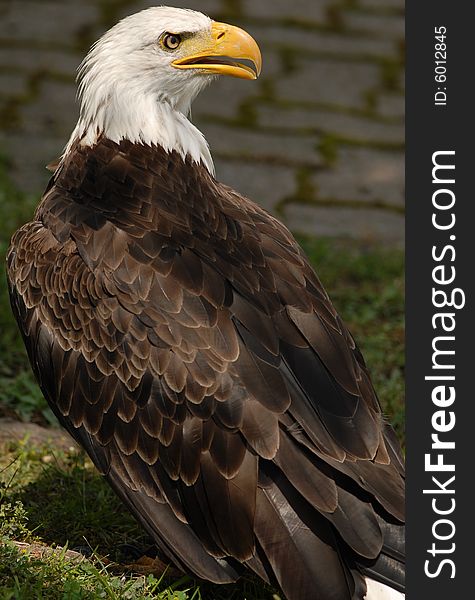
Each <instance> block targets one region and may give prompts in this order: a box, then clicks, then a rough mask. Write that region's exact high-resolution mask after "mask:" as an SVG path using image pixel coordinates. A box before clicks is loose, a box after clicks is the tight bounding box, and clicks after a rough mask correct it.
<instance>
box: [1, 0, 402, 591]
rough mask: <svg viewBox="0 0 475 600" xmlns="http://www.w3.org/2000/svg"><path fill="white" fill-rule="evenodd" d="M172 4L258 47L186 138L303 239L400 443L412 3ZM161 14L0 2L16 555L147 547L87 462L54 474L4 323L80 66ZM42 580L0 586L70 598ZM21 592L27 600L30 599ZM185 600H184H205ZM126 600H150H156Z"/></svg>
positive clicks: (44, 417)
mask: <svg viewBox="0 0 475 600" xmlns="http://www.w3.org/2000/svg"><path fill="white" fill-rule="evenodd" d="M164 3H165V4H169V5H173V6H177V7H187V8H193V9H196V10H200V11H202V12H206V13H208V14H209V15H210V16H211V17H213V18H214V19H216V20H221V21H227V22H231V23H233V24H237V25H240V26H241V27H243V28H245V29H246V30H247V31H249V32H250V33H251V34H252V35H253V36H254V37H255V39H256V40H257V42H258V43H259V45H260V47H261V50H262V52H263V58H264V67H263V73H262V76H261V78H260V79H259V80H258V81H257V82H247V81H243V80H235V79H231V78H222V79H221V80H219V81H217V82H215V83H214V84H213V86H212V87H210V88H209V89H208V90H206V91H205V92H204V93H203V94H202V95H201V96H200V97H199V99H198V100H197V102H196V103H195V105H194V110H193V121H194V122H195V124H196V125H197V126H198V128H200V129H201V130H202V131H203V133H204V134H205V136H206V138H207V139H208V141H209V143H210V146H211V150H212V153H213V156H214V158H215V163H216V170H217V178H218V179H219V180H221V181H223V182H225V183H228V184H230V185H231V186H233V187H235V188H236V189H237V190H239V191H240V192H242V193H244V194H246V195H248V196H249V197H250V198H252V199H253V200H254V201H256V202H258V203H260V204H261V205H262V206H264V207H265V208H266V209H267V210H269V211H271V212H272V213H274V214H275V215H276V216H278V217H279V218H280V219H282V220H283V221H284V222H285V223H286V224H287V225H288V226H289V228H290V229H291V230H292V231H293V232H294V233H295V234H296V235H297V237H298V239H299V241H300V242H301V244H302V245H303V247H304V249H305V250H306V252H307V253H308V255H309V257H310V259H311V261H312V263H313V264H314V266H315V268H316V270H317V273H318V274H319V276H320V279H321V280H322V282H323V284H324V285H325V287H326V288H327V290H328V292H329V294H330V296H331V298H332V300H333V302H334V304H335V306H336V308H337V310H338V311H339V312H340V314H341V315H342V317H343V319H344V320H345V321H346V322H347V324H348V326H349V328H350V330H351V331H352V333H353V335H354V337H355V338H356V340H357V342H358V344H359V345H360V347H361V349H362V351H363V354H364V356H365V358H366V361H367V363H368V365H369V368H370V371H371V374H372V379H373V382H374V385H375V388H376V390H377V392H378V395H379V397H380V400H381V403H382V406H383V409H384V411H385V413H386V415H387V417H388V419H389V420H391V422H392V423H393V424H394V426H395V428H396V431H397V433H398V435H399V437H400V439H401V441H402V442H404V275H403V273H404V255H403V244H404V2H403V0H183V1H182V0H166V1H165V0H164ZM154 4H155V3H154V2H148V1H143V0H80V1H77V0H75V1H73V0H0V537H1V535H2V533H5V531H4V529H2V527H3V528H7V534H8V536H9V539H15V540H19V539H20V540H26V541H30V539H31V536H32V535H33V534H32V533H31V532H32V531H34V532H35V536H36V535H38V536H39V537H40V538H41V539H42V541H43V542H45V543H56V544H57V543H59V544H64V543H68V544H69V547H74V546H76V545H81V544H83V543H84V539H86V540H87V543H88V544H89V545H90V547H92V548H98V549H99V552H100V554H101V555H102V556H105V555H107V554H108V553H110V552H111V547H112V546H114V547H115V546H117V540H118V539H119V540H125V541H128V540H130V539H133V540H137V539H138V538H139V537H140V535H141V534H140V533H139V532H138V531H137V528H136V526H135V524H134V523H133V522H130V520H129V521H127V520H126V516H125V515H124V513H123V511H121V509H120V506H118V505H116V504H114V502H116V500H115V498H114V497H113V495H112V493H111V492H110V490H108V488H107V487H106V486H104V485H103V484H102V482H101V481H100V480H99V479H98V478H97V477H96V476H95V475H93V473H92V471H91V470H87V469H86V470H84V468H83V467H84V464H85V465H86V467H87V466H88V463H87V462H86V463H84V457H82V458H80V459H79V458H78V456H81V455H77V453H76V454H73V457H72V458H71V457H70V458H68V459H67V460H63V462H61V463H58V462H57V461H55V462H51V464H50V459H51V456H50V454H49V452H48V451H45V449H44V448H45V444H46V446H47V445H48V444H49V443H50V441H51V440H52V439H53V440H54V444H53V445H54V448H55V456H56V455H57V451H58V448H63V449H65V448H66V449H67V448H69V446H70V441H69V440H67V439H65V437H64V435H63V434H61V433H59V430H55V429H51V428H50V425H52V424H55V423H56V421H55V419H54V417H53V416H52V414H51V412H50V411H49V409H48V408H47V406H46V403H45V401H44V400H43V398H42V396H41V393H40V391H39V389H38V387H37V385H36V383H35V382H34V380H33V377H32V375H31V372H30V369H29V366H28V362H27V359H26V355H25V352H24V349H23V345H22V342H21V339H20V336H19V333H18V330H17V328H16V324H15V323H14V322H13V319H12V317H11V312H10V308H9V303H8V293H7V289H6V282H5V274H4V266H3V263H4V256H5V253H6V249H7V247H8V243H9V239H10V236H11V234H12V233H13V231H14V230H15V229H16V228H17V227H19V226H20V225H21V224H23V223H25V222H26V221H28V220H30V219H31V215H32V213H33V210H34V207H35V206H36V204H37V203H38V202H39V199H40V196H41V194H42V191H43V190H44V188H45V186H46V184H47V181H48V178H49V172H48V171H47V170H46V169H45V165H47V164H48V163H50V162H51V161H53V160H54V159H56V158H57V157H58V156H59V155H60V154H61V152H62V149H63V147H64V145H65V143H66V141H67V140H68V138H69V135H70V132H71V130H72V129H73V127H74V125H75V123H76V120H77V116H78V107H77V104H76V102H75V92H76V86H75V72H76V69H77V67H78V65H79V63H80V61H81V60H82V58H83V56H84V55H85V53H86V52H87V50H88V48H89V47H90V45H91V44H92V43H93V42H94V41H95V40H96V39H97V38H98V37H100V36H101V35H102V34H103V33H104V32H105V31H106V30H107V29H108V28H109V27H110V26H112V25H113V24H114V23H116V22H117V21H118V20H119V19H120V18H122V17H124V16H126V15H128V14H132V13H134V12H137V11H139V10H141V9H143V8H147V7H149V6H153V5H154ZM45 427H47V428H45ZM28 440H29V441H28ZM38 448H39V450H38ZM19 457H20V458H19ZM45 457H46V458H45ZM48 457H49V458H48ZM46 459H48V460H46ZM51 460H52V459H51ZM78 461H79V462H80V467H81V468H78ZM81 461H82V462H81ZM58 465H59V466H58ZM89 466H90V465H89ZM85 481H87V482H88V483H87V485H85V483H84V482H85ZM52 494H53V495H52ZM91 494H92V495H93V497H90V495H91ZM96 496H100V497H101V498H102V499H103V501H102V502H101V503H100V505H101V506H100V508H99V506H98V504H97V502H96V501H95V498H96ZM91 506H92V507H93V508H92V512H91V510H90V507H91ZM5 507H7V508H5ZM8 507H10V508H8ZM114 507H115V508H114ZM88 508H89V510H88ZM101 511H102V512H101ZM111 515H116V520H115V521H114V520H113V519H111ZM26 520H28V525H25V523H26ZM72 522H74V523H75V526H74V528H71V523H72ZM12 532H13V533H12ZM9 556H10V555H9ZM0 562H3V563H4V564H5V565H8V567H6V568H5V569H6V570H4V571H2V573H6V572H7V571H8V568H10V567H11V568H12V569H14V568H17V567H14V565H17V564H19V563H18V561H17V560H16V558H15V555H13V554H12V555H11V556H10V558H8V557H7V558H5V557H3V561H2V550H1V544H0ZM40 567H41V569H43V570H41V569H40V571H41V572H40V575H38V577H36V575H33V576H32V577H33V578H32V577H30V579H25V577H24V573H23V572H22V571H21V572H20V571H19V572H15V577H16V579H15V577H13V575H11V578H10V579H8V577H10V576H8V577H7V579H6V580H5V575H3V580H2V573H0V597H16V598H30V597H31V598H33V597H43V596H41V595H37V596H34V594H35V593H36V592H34V590H40V591H41V590H43V585H44V579H45V577H46V575H45V569H46V571H47V576H48V577H49V580H50V581H56V580H57V581H58V585H59V588H58V595H57V596H56V595H55V593H56V592H55V593H53V591H54V590H53V588H51V587H50V588H48V595H47V597H48V598H52V599H53V600H54V599H55V598H56V597H57V598H58V599H59V598H63V597H64V596H63V595H61V594H62V591H61V590H62V589H63V588H64V581H63V579H62V578H63V575H64V574H63V571H62V570H61V568H58V569H57V570H56V571H55V572H54V573H53V574H51V573H50V572H49V571H48V570H47V569H49V567H45V565H44V564H42V565H40ZM18 568H19V567H18ZM55 568H56V567H55ZM12 572H13V571H12ZM41 573H43V574H41ZM30 575H31V573H30ZM64 576H65V575H64ZM86 579H87V578H85V579H81V580H79V579H78V576H77V574H75V573H73V574H72V575H71V581H70V585H71V586H73V587H72V588H71V589H73V588H74V586H75V585H78V586H79V588H78V589H81V590H83V589H86V588H87V589H89V587H87V586H89V585H90V586H92V587H93V588H94V590H93V592H94V593H93V596H92V597H102V596H100V595H97V596H96V595H94V594H95V593H96V592H97V594H99V593H102V592H103V590H102V588H101V589H100V590H99V591H97V590H96V588H95V587H94V586H95V585H96V584H97V585H98V586H100V584H99V583H97V582H99V578H98V577H97V576H95V575H93V576H92V579H90V578H89V579H87V581H86ZM2 581H3V584H2ZM5 581H6V583H5ZM91 581H92V583H91ZM107 581H108V580H107ZM107 581H106V583H107ZM134 581H135V583H133V585H139V583H140V582H139V580H134ZM32 582H33V583H32ZM94 582H96V583H94ZM116 584H117V589H118V590H121V589H122V587H121V586H123V583H122V580H121V581H120V582H116V583H113V584H112V583H111V582H109V583H107V585H108V586H109V588H107V589H110V587H111V586H113V585H116ZM2 585H3V586H4V587H2ZM49 585H50V584H49ZM68 585H69V584H68ZM140 585H141V584H140ZM144 585H145V584H144ZM147 585H148V584H147ZM245 585H247V584H245ZM22 586H24V589H25V590H30V591H25V592H24V595H23V591H22V590H23V587H22ZM35 586H37V587H35ZM61 586H62V587H61ZM185 587H186V586H185ZM74 589H75V588H74ZM91 589H92V588H91ZM114 589H115V588H114ZM137 589H138V588H137ZM141 589H142V588H141ZM154 589H155V588H154ZM175 589H176V588H175ZM180 589H181V588H180ZM32 590H33V591H32ZM241 591H242V590H241ZM234 592H235V589H233V591H232V593H229V594H228V595H226V593H224V595H221V594H222V592H221V591H220V592H217V591H216V590H213V591H211V592H209V595H206V594H204V593H203V596H201V595H199V596H196V597H199V598H201V597H203V598H208V599H212V600H218V598H219V599H221V598H224V599H227V598H230V597H231V596H232V597H233V598H241V597H244V596H245V597H246V598H248V600H254V599H255V600H257V599H259V600H262V598H271V597H272V593H267V592H265V593H264V592H263V591H262V590H261V589H257V590H256V589H254V588H252V589H247V588H246V590H245V593H244V591H243V593H242V594H241V592H240V591H238V592H237V596H236V595H234ZM120 593H122V592H120ZM180 593H181V592H180ZM28 594H30V595H28ZM31 594H33V595H31ZM38 594H40V592H38ZM118 594H119V592H118ZM187 594H188V592H183V594H182V595H180V596H173V597H179V598H183V599H186V598H191V597H193V598H195V596H194V595H193V596H192V593H191V592H190V594H189V595H187ZM240 594H241V595H240ZM45 597H46V596H45ZM71 597H73V596H71ZM74 597H75V598H76V596H74ZM77 597H78V598H79V597H80V598H82V597H83V596H82V595H78V596H77ZM84 597H86V596H84ZM87 597H89V596H87ZM107 597H112V596H109V591H107ZM113 597H114V598H115V597H116V596H113ZM119 597H120V598H122V597H124V598H125V597H127V598H142V597H143V598H149V596H147V595H146V594H145V592H144V595H143V596H142V595H140V594H139V593H138V592H137V593H136V594H135V593H134V594H132V595H128V596H122V595H120V594H119V595H117V598H119ZM154 597H155V598H162V596H161V595H160V596H158V595H156V594H155V595H154ZM169 597H172V596H167V595H164V596H163V598H169Z"/></svg>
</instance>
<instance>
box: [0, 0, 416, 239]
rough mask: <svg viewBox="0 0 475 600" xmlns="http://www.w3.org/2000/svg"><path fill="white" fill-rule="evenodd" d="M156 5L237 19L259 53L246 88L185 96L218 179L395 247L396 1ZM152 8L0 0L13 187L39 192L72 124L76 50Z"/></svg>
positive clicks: (299, 227)
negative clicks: (256, 73)
mask: <svg viewBox="0 0 475 600" xmlns="http://www.w3.org/2000/svg"><path fill="white" fill-rule="evenodd" d="M159 3H160V2H157V3H156V4H159ZM168 3H169V4H171V5H174V6H182V7H188V8H194V9H197V10H200V11H202V12H206V13H208V14H209V15H210V16H212V17H213V18H215V19H218V20H228V21H232V22H233V23H237V24H239V25H241V26H242V27H244V28H246V29H247V30H248V31H249V32H250V33H251V34H252V35H254V36H255V38H256V40H257V41H258V43H259V45H260V46H261V48H262V51H263V56H264V68H263V74H262V78H261V79H260V80H259V81H258V82H257V83H255V82H247V81H236V80H233V79H226V78H222V80H220V81H219V82H218V83H216V84H214V85H213V86H212V87H211V88H209V89H208V90H206V92H205V93H203V94H202V95H201V96H200V97H199V99H198V101H197V102H196V104H195V107H194V112H193V120H194V122H195V123H196V125H197V126H198V127H199V128H200V129H201V130H202V131H203V132H204V133H205V135H206V137H207V139H208V141H209V142H210V145H211V149H212V152H213V155H214V157H215V160H216V167H217V176H218V179H220V180H222V181H224V182H226V183H228V184H231V185H232V186H234V187H236V188H237V189H238V190H239V191H241V192H242V193H245V194H247V195H248V196H249V197H250V198H252V199H253V200H255V201H256V202H260V203H261V204H262V205H263V206H265V207H266V208H267V209H269V210H270V211H273V212H275V213H277V214H279V216H281V217H283V218H284V220H285V221H286V223H287V224H288V225H289V226H290V227H291V228H292V229H293V230H295V231H300V232H303V233H309V234H311V235H319V236H333V235H337V236H349V237H352V238H359V239H364V240H367V241H373V240H379V241H382V242H384V243H387V244H399V245H401V244H402V240H403V235H404V226H403V189H404V162H403V161H404V155H403V143H404V95H403V92H404V90H403V86H404V72H403V52H404V42H403V40H404V19H403V14H402V9H403V0H168ZM165 4H166V2H165ZM153 5H154V2H148V1H145V2H144V1H143V0H140V1H134V0H81V2H77V1H73V0H36V1H35V0H33V1H32V0H0V51H1V54H0V150H1V151H2V152H3V153H4V154H5V155H6V157H7V159H8V161H9V165H10V173H11V175H12V177H13V179H14V181H15V183H17V184H18V186H19V187H20V188H21V189H22V190H26V191H30V192H34V193H36V194H39V193H40V192H41V191H42V190H43V189H44V187H45V185H46V182H47V180H48V172H47V171H46V170H45V168H44V167H45V164H47V163H48V162H50V161H51V160H53V159H54V158H56V157H57V156H59V154H60V153H61V151H62V148H63V146H64V144H65V142H66V141H67V139H68V137H69V134H70V132H71V130H72V129H73V127H74V125H75V123H76V118H77V112H78V109H77V105H76V103H75V89H76V88H75V82H74V77H75V71H76V68H77V66H78V64H79V63H80V61H81V59H82V57H83V56H84V54H85V52H86V51H87V49H88V48H89V46H90V45H91V44H92V42H94V41H95V40H96V39H97V38H98V37H99V36H100V35H101V34H102V33H103V32H104V31H105V30H106V29H108V28H109V27H110V26H111V25H113V24H114V23H115V22H117V21H118V20H119V19H120V18H122V17H124V16H126V15H128V14H131V13H133V12H136V11H138V10H141V9H143V8H146V7H148V6H153Z"/></svg>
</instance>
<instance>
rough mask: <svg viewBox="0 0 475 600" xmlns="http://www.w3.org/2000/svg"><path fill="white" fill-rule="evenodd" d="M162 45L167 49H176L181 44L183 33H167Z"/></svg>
mask: <svg viewBox="0 0 475 600" xmlns="http://www.w3.org/2000/svg"><path fill="white" fill-rule="evenodd" d="M161 41H162V45H163V47H164V48H166V49H167V50H176V49H177V48H178V46H179V45H180V44H181V41H182V40H181V35H178V34H176V33H165V34H164V35H163V37H162V40H161Z"/></svg>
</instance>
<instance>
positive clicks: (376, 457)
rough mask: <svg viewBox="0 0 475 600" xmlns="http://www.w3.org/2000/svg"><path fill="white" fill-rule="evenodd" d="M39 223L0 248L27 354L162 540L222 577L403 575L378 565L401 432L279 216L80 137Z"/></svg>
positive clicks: (321, 582)
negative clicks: (82, 142) (6, 249)
mask: <svg viewBox="0 0 475 600" xmlns="http://www.w3.org/2000/svg"><path fill="white" fill-rule="evenodd" d="M141 148H143V147H141ZM190 178H192V180H190ZM79 191H80V192H81V196H80V195H79V193H78V192H79ZM84 197H85V198H86V199H84ZM79 198H80V200H79ZM36 219H37V220H36V221H34V222H33V223H30V224H28V225H26V226H25V227H23V228H22V229H20V230H19V231H18V232H17V233H16V234H15V236H14V238H13V241H12V247H11V250H10V253H9V257H8V269H9V280H10V287H11V298H12V306H13V309H14V312H15V315H16V317H17V320H18V323H19V325H20V328H21V330H22V333H23V336H24V339H25V343H26V346H27V349H28V353H29V357H30V361H31V363H32V366H33V369H34V371H35V374H36V376H37V378H38V380H39V382H40V385H41V388H42V390H43V392H44V394H45V396H46V397H47V399H48V401H49V403H50V404H51V406H52V407H53V410H54V411H55V413H56V414H57V415H58V418H59V419H60V421H61V423H62V424H63V425H64V426H65V427H66V428H67V429H68V430H69V431H70V432H71V434H72V435H73V436H74V437H75V438H76V439H77V440H78V441H79V442H80V443H81V444H82V445H83V446H84V447H85V449H86V450H87V452H88V453H89V455H90V456H91V458H92V460H93V461H94V463H95V464H96V466H97V467H98V468H99V470H100V471H101V472H102V473H103V474H104V475H105V476H106V477H107V479H108V481H109V482H110V483H111V485H112V486H113V488H114V489H115V490H116V492H117V493H118V494H119V496H120V497H121V498H122V499H123V500H124V502H125V503H126V504H127V505H128V506H129V508H130V509H131V510H132V512H133V513H134V514H135V515H136V517H137V518H138V519H139V520H140V521H141V523H142V524H143V525H144V526H145V527H146V529H147V530H148V531H149V532H150V533H151V534H152V535H153V536H154V538H155V539H156V541H157V543H158V544H159V545H160V546H161V548H162V549H163V550H164V551H165V552H166V553H167V554H168V556H170V558H171V559H172V560H173V561H174V562H175V563H176V564H177V565H178V566H179V567H182V568H185V569H187V570H191V571H192V572H193V573H194V574H195V575H197V576H198V577H201V578H203V579H209V580H212V581H215V582H221V583H222V582H226V581H233V580H235V579H236V578H237V577H238V575H239V572H240V564H239V563H245V564H246V565H247V566H249V567H250V568H252V569H253V570H255V571H256V572H257V573H258V574H259V575H260V576H261V577H263V578H264V579H267V580H272V581H273V580H275V579H277V581H278V582H279V584H280V585H281V586H282V587H283V589H284V592H285V593H286V594H287V596H288V597H289V598H299V599H301V598H311V597H312V598H313V597H321V598H325V600H332V599H335V600H344V599H350V598H360V597H362V593H363V592H362V590H363V587H364V585H363V584H362V583H361V581H360V577H359V575H358V574H357V571H356V569H357V568H360V567H361V566H363V567H366V568H368V569H373V571H374V570H375V571H376V572H378V571H381V572H382V573H383V578H384V577H387V578H388V579H389V580H391V578H392V579H394V580H396V584H398V583H400V582H399V573H397V571H398V567H394V566H393V565H392V566H391V565H390V566H389V567H388V566H387V564H386V563H387V562H388V561H387V560H386V559H385V562H384V561H383V562H384V565H383V566H382V567H381V568H379V567H378V566H377V565H378V564H379V563H378V562H377V559H378V557H380V555H381V551H382V549H383V544H384V542H385V540H384V539H383V538H386V546H387V545H388V543H387V540H388V539H389V537H390V536H389V537H388V536H386V534H385V528H386V523H387V522H388V521H390V522H394V523H396V522H397V521H400V520H402V519H403V514H402V513H403V480H402V463H401V459H400V455H399V451H398V446H397V442H395V441H394V439H393V437H392V433H391V431H390V429H389V427H388V426H385V425H384V423H383V420H382V417H381V410H380V407H379V404H378V401H377V398H376V396H375V393H374V391H373V388H372V385H371V382H370V380H369V376H368V372H367V370H366V368H365V366H364V363H363V360H362V358H361V356H360V354H359V352H358V351H357V349H356V347H355V344H354V342H353V339H352V338H351V336H350V334H349V333H348V331H347V330H346V328H345V327H344V325H343V324H342V322H341V320H340V319H339V317H338V316H337V314H336V312H335V310H334V309H333V307H332V305H331V303H330V301H329V299H328V296H327V295H326V293H325V292H324V290H323V288H322V286H321V284H320V282H319V281H318V279H317V277H316V275H315V273H314V272H313V270H312V269H311V267H310V266H309V264H308V262H307V260H306V258H305V257H304V256H303V253H302V251H301V250H300V248H299V247H298V245H297V243H296V242H295V240H294V239H293V238H292V236H291V235H290V233H289V232H288V231H287V230H286V229H285V228H284V227H283V226H282V225H281V224H280V223H279V222H278V221H276V220H275V219H273V218H272V217H270V216H269V215H268V214H267V213H265V212H264V211H262V210H261V209H259V208H257V207H256V206H255V205H254V204H252V203H250V202H249V201H247V200H245V199H244V198H241V197H240V196H238V195H236V194H235V193H234V192H232V191H231V190H229V189H228V188H225V187H224V186H221V185H219V184H216V183H215V182H214V181H213V180H212V179H211V177H210V176H209V175H208V174H207V172H206V171H205V170H204V169H201V168H198V167H197V166H196V165H193V166H192V165H191V164H187V163H184V162H182V161H181V158H179V157H177V156H176V155H172V156H171V157H170V158H164V157H163V156H160V160H157V158H156V157H155V155H152V151H150V157H149V158H148V159H147V156H145V158H144V156H143V154H140V153H138V152H136V151H135V149H134V146H132V145H126V143H125V142H124V143H122V145H121V147H119V146H116V145H115V144H112V143H110V142H107V143H103V144H100V145H99V146H98V147H97V148H96V151H95V153H94V154H93V155H92V156H90V155H87V154H86V151H82V150H77V152H76V153H75V154H74V155H73V156H72V158H70V160H69V163H66V165H65V166H64V167H63V171H62V172H61V173H60V174H59V176H57V179H56V181H55V182H54V184H53V185H52V186H51V188H50V190H49V191H48V192H47V194H46V195H45V197H44V200H43V203H42V205H41V206H40V208H39V210H38V212H37V216H36ZM342 541H344V542H342ZM386 550H387V551H386ZM391 552H392V554H394V553H395V552H396V550H395V549H392V548H391V543H390V544H389V548H386V549H385V550H383V554H384V555H385V556H386V555H388V556H391ZM391 560H392V559H391ZM379 561H381V558H379ZM375 564H376V567H375V566H374V565H375ZM317 592H318V596H317Z"/></svg>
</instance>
